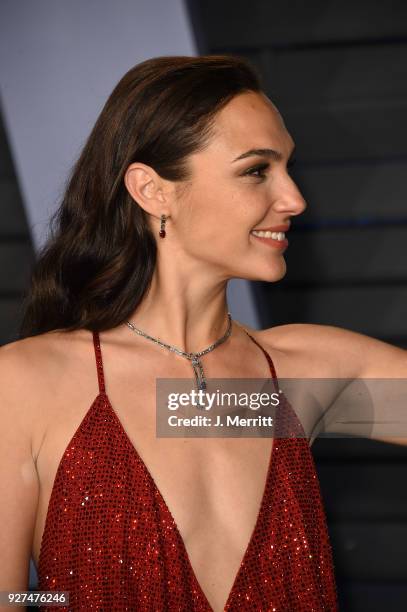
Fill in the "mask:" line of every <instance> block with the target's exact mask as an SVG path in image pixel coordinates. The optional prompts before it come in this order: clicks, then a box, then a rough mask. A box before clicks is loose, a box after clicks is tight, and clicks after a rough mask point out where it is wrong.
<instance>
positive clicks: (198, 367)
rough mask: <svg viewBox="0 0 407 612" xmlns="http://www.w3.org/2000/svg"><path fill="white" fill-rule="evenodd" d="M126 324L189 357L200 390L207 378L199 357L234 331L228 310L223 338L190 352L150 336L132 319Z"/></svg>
mask: <svg viewBox="0 0 407 612" xmlns="http://www.w3.org/2000/svg"><path fill="white" fill-rule="evenodd" d="M126 324H127V325H128V327H130V329H131V330H132V331H134V332H136V334H139V335H140V336H144V338H147V339H148V340H152V341H153V342H155V343H156V344H159V345H160V346H163V347H164V348H167V349H169V350H170V351H173V352H174V353H177V355H181V357H186V359H189V361H190V362H191V364H192V368H193V370H194V374H195V380H196V384H197V390H198V391H199V390H200V389H202V390H204V389H206V380H205V376H204V371H203V367H202V363H201V361H200V359H199V358H200V357H202V355H205V354H206V353H210V351H213V349H215V348H216V347H217V346H219V345H220V344H222V342H225V340H226V339H227V338H228V337H229V336H230V333H231V331H232V316H231V314H230V312H228V328H227V330H226V332H225V334H224V335H223V336H222V338H219V340H216V342H214V343H213V344H211V345H210V346H208V348H206V349H204V350H203V351H198V352H197V353H188V352H187V351H182V350H181V349H179V348H177V347H175V346H173V345H171V344H166V343H165V342H162V341H161V340H159V339H158V338H153V336H149V335H148V334H146V333H145V332H143V331H141V329H138V328H137V327H136V326H135V325H133V323H130V321H126Z"/></svg>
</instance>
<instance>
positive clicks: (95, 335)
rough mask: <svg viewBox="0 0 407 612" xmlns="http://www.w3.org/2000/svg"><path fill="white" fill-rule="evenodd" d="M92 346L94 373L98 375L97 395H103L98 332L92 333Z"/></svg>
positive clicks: (102, 374)
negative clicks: (94, 358)
mask: <svg viewBox="0 0 407 612" xmlns="http://www.w3.org/2000/svg"><path fill="white" fill-rule="evenodd" d="M93 346H94V348H95V357H96V371H97V375H98V383H99V393H100V394H102V393H103V394H104V393H105V377H104V373H103V361H102V351H101V350H100V337H99V332H97V331H94V332H93Z"/></svg>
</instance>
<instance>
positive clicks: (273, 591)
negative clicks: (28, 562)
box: [38, 332, 338, 612]
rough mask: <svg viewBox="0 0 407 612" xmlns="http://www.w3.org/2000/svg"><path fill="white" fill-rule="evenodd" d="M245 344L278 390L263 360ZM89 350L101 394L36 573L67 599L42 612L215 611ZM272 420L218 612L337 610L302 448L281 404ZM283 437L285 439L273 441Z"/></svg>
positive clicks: (51, 518) (70, 463)
mask: <svg viewBox="0 0 407 612" xmlns="http://www.w3.org/2000/svg"><path fill="white" fill-rule="evenodd" d="M246 333H247V334H248V332H246ZM248 335H249V336H250V334H248ZM250 338H251V339H252V340H253V342H255V344H257V345H258V346H259V347H260V348H261V350H262V351H263V353H264V354H265V356H266V358H267V360H268V363H269V366H270V372H271V376H272V382H273V384H274V385H275V386H276V389H278V382H277V377H276V373H275V370H274V365H273V362H272V360H271V357H270V356H269V354H268V353H267V351H266V350H265V349H264V348H263V347H262V346H261V345H260V344H259V343H258V342H257V341H256V340H255V339H254V338H253V337H252V336H250ZM93 342H94V348H95V355H96V366H97V374H98V381H99V394H98V396H97V397H96V398H95V400H94V401H93V403H92V405H91V406H90V408H89V409H88V412H87V413H86V415H85V416H84V418H83V420H82V421H81V423H80V425H79V427H78V429H77V430H76V432H75V433H74V435H73V437H72V439H71V441H70V442H69V444H68V446H67V448H66V450H65V452H64V454H63V456H62V458H61V461H60V463H59V466H58V470H57V473H56V476H55V481H54V484H53V489H52V493H51V497H50V502H49V506H48V511H47V516H46V521H45V528H44V533H43V536H42V541H41V549H40V557H39V563H38V580H39V583H38V589H39V590H57V591H69V594H70V602H69V605H68V606H62V607H61V606H58V607H56V606H55V607H54V606H52V607H51V606H47V607H43V608H40V609H42V610H44V611H45V610H48V611H49V610H55V611H56V610H73V611H77V610H86V611H87V610H100V611H104V612H111V611H114V612H115V611H122V610H123V611H124V610H128V611H135V610H136V611H138V610H140V611H148V612H161V611H163V612H177V611H179V612H211V611H212V608H211V606H210V604H209V601H208V599H207V598H206V596H205V594H204V592H203V591H202V588H201V587H200V585H199V583H198V580H197V578H196V576H195V574H194V571H193V568H192V566H191V563H190V560H189V557H188V554H187V551H186V548H185V545H184V542H183V540H182V537H181V535H180V532H179V530H178V528H177V525H176V524H175V521H174V519H173V517H172V515H171V513H170V511H169V509H168V507H167V505H166V502H165V501H164V499H163V497H162V495H161V493H160V491H159V490H158V489H157V486H156V484H155V482H154V480H153V478H152V476H151V474H150V472H149V471H148V468H147V467H146V465H145V464H144V462H143V461H142V459H141V457H140V456H139V454H138V453H137V450H136V449H135V448H134V446H133V445H132V443H131V442H130V439H129V438H128V436H127V434H126V432H125V430H124V429H123V427H122V425H121V422H120V420H119V418H118V416H117V415H116V413H115V411H114V410H113V408H112V405H111V404H110V401H109V398H108V396H107V394H106V392H105V383H104V375H103V365H102V355H101V350H100V339H99V334H98V333H97V332H94V333H93ZM276 412H277V414H276V417H275V418H276V429H275V431H276V432H278V431H279V432H280V433H276V435H275V436H274V438H273V441H272V452H271V456H270V461H269V467H268V473H267V478H266V484H265V488H264V492H263V498H262V502H261V506H260V508H259V513H258V516H257V520H256V524H255V527H254V529H253V532H252V535H251V538H250V541H249V543H248V546H247V548H246V551H245V553H244V555H243V558H242V561H241V565H240V568H239V570H238V572H237V575H236V577H235V580H234V583H233V586H232V589H231V591H230V593H229V596H228V599H227V602H226V604H225V608H224V610H225V611H229V612H232V611H233V612H234V611H244V612H246V611H247V612H249V611H250V612H251V611H253V612H254V611H255V612H266V611H267V612H273V611H275V612H302V611H304V612H311V611H314V612H322V611H329V612H333V611H337V610H338V604H337V592H336V585H335V577H334V567H333V560H332V554H331V546H330V541H329V536H328V531H327V525H326V518H325V513H324V509H323V505H322V501H321V494H320V488H319V482H318V478H317V475H316V470H315V464H314V461H313V457H312V454H311V451H310V448H309V443H308V441H307V438H306V436H305V433H304V430H303V429H302V426H301V423H300V422H299V420H298V418H297V417H296V415H295V412H294V410H293V409H292V408H291V407H290V405H289V403H288V401H287V400H285V401H284V402H281V403H280V405H279V407H278V409H277V411H276ZM284 427H286V428H288V429H289V430H290V431H289V432H288V434H287V435H284V437H280V438H279V437H278V436H279V435H281V432H282V431H283V429H284ZM298 432H300V433H301V436H297V437H296V435H295V434H296V433H297V434H298Z"/></svg>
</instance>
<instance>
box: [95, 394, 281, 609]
mask: <svg viewBox="0 0 407 612" xmlns="http://www.w3.org/2000/svg"><path fill="white" fill-rule="evenodd" d="M100 396H101V397H104V399H105V402H106V405H107V406H108V408H109V409H110V412H111V413H112V415H113V418H114V420H115V422H116V424H117V425H118V427H119V429H120V432H121V433H122V434H123V437H124V439H125V442H126V444H127V446H128V447H129V450H130V452H131V454H132V455H134V456H135V458H136V460H137V462H138V463H139V464H140V465H141V468H142V470H143V472H144V474H145V475H146V476H147V479H148V480H149V482H150V484H151V486H152V487H153V490H154V492H155V494H156V495H157V496H158V497H159V499H160V501H161V505H162V507H163V508H164V511H165V513H166V514H167V516H168V518H169V519H170V521H171V523H172V525H173V529H174V533H175V534H176V538H177V539H178V541H179V543H180V545H181V550H182V555H183V557H184V560H185V561H186V564H187V566H188V569H189V570H190V573H191V575H192V577H193V580H194V583H195V586H196V587H197V588H198V590H199V592H200V594H201V597H202V598H203V600H204V601H205V604H206V605H207V607H208V609H209V610H211V611H213V608H212V606H211V604H210V603H209V600H208V598H207V596H206V594H205V592H204V590H203V588H202V586H201V583H200V582H199V580H198V577H197V575H196V572H195V570H194V568H193V566H192V563H191V559H190V556H189V553H188V551H187V547H186V545H185V542H184V539H183V537H182V535H181V531H180V529H179V527H178V524H177V522H176V520H175V518H174V516H173V514H172V512H171V510H170V508H169V506H168V504H167V502H166V500H165V498H164V496H163V494H162V493H161V490H160V489H159V487H158V486H157V483H156V481H155V479H154V477H153V475H152V474H151V472H150V470H149V468H148V467H147V465H146V463H145V462H144V460H143V459H142V457H141V455H140V454H139V452H138V451H137V448H136V447H135V445H134V444H133V443H132V441H131V440H130V437H129V435H128V433H127V432H126V430H125V428H124V426H123V424H122V422H121V420H120V418H119V416H118V414H117V413H116V411H115V409H114V408H113V405H112V403H111V401H110V399H109V397H108V395H107V393H106V392H101V393H99V396H98V397H100ZM277 415H278V409H277V410H276V420H275V425H274V429H276V428H277V422H278V421H277ZM275 439H276V436H275V435H274V436H273V437H272V442H271V450H270V454H269V459H268V465H267V471H266V478H265V483H264V486H263V494H262V496H261V501H260V505H259V508H258V511H257V515H256V520H255V523H254V526H253V528H252V531H251V535H250V537H249V541H248V543H247V545H246V547H245V550H244V552H243V556H242V557H241V560H240V563H239V567H238V570H237V572H236V575H235V577H234V579H233V582H232V587H231V589H230V591H229V593H228V596H227V599H226V601H225V603H224V604H223V609H225V608H226V607H227V606H230V604H231V602H232V598H233V595H234V590H235V586H236V585H237V582H238V579H239V578H240V574H241V572H242V571H243V568H244V565H245V564H246V562H247V558H248V557H249V554H250V551H251V549H252V547H253V545H254V540H255V537H256V535H257V531H258V529H259V525H260V521H261V519H262V516H263V512H264V506H265V503H266V494H267V490H268V487H269V483H270V482H271V479H272V473H273V470H274V463H275V461H274V459H273V455H274V451H275V443H274V442H275Z"/></svg>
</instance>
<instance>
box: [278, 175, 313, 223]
mask: <svg viewBox="0 0 407 612" xmlns="http://www.w3.org/2000/svg"><path fill="white" fill-rule="evenodd" d="M288 178H289V181H290V182H289V184H288V185H286V186H285V189H284V191H283V192H282V193H281V194H280V197H278V198H277V199H276V200H275V201H274V205H273V208H274V210H275V211H276V212H280V213H285V214H287V215H289V216H290V217H291V216H292V217H294V216H296V215H301V214H302V213H303V212H304V211H305V210H306V208H307V203H306V201H305V199H304V198H303V196H302V193H301V191H300V190H299V189H298V187H297V185H296V184H295V183H294V181H293V180H292V179H291V177H288Z"/></svg>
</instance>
